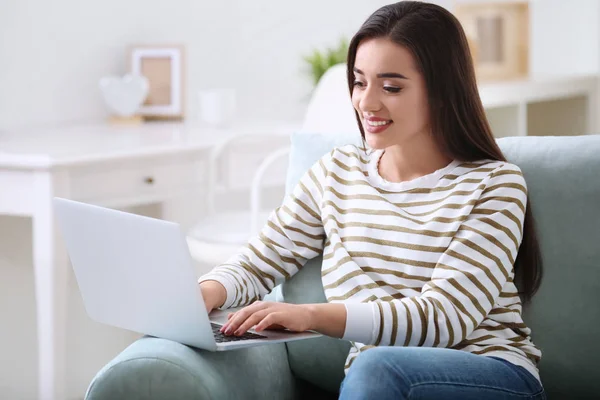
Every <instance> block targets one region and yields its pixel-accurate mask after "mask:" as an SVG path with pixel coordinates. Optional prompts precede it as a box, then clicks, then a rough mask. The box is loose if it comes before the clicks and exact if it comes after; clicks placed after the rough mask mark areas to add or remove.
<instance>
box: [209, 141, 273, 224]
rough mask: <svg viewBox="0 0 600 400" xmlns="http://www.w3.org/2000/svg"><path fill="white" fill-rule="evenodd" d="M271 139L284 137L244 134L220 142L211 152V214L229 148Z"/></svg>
mask: <svg viewBox="0 0 600 400" xmlns="http://www.w3.org/2000/svg"><path fill="white" fill-rule="evenodd" d="M269 137H276V138H281V137H282V135H281V134H276V133H264V134H261V133H244V134H239V135H234V136H231V137H228V138H226V139H224V140H223V141H221V142H219V144H218V145H216V146H215V147H214V148H213V149H212V150H211V152H210V155H209V159H208V185H207V198H208V204H207V209H208V212H209V213H213V212H214V208H215V205H214V191H215V187H216V182H217V174H218V171H219V168H218V163H219V161H220V159H221V157H222V156H223V155H224V154H225V152H226V150H227V149H228V148H229V146H231V145H232V144H234V143H236V142H239V141H247V140H264V139H265V138H269Z"/></svg>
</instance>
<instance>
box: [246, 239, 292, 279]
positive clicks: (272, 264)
mask: <svg viewBox="0 0 600 400" xmlns="http://www.w3.org/2000/svg"><path fill="white" fill-rule="evenodd" d="M248 248H249V249H250V251H252V253H254V255H255V256H256V257H257V258H258V259H259V260H261V261H262V262H263V263H265V264H267V265H268V266H270V267H271V268H273V269H274V270H275V271H277V272H279V273H280V274H281V275H283V276H284V278H285V279H290V274H289V272H287V271H286V270H285V269H283V268H281V267H280V266H279V265H277V263H275V262H274V261H273V260H271V259H270V258H267V257H266V256H264V255H263V254H262V252H260V251H259V250H258V249H257V248H256V247H254V246H253V245H252V244H249V245H248ZM267 248H269V249H270V250H271V251H273V252H274V253H276V254H277V252H276V251H275V250H274V249H273V248H271V247H269V246H267ZM280 257H281V260H282V261H284V262H289V263H291V264H293V265H295V266H296V268H298V269H300V268H301V267H302V266H301V265H300V263H298V261H296V260H295V259H293V258H288V257H282V256H281V255H280ZM286 259H287V260H288V261H286Z"/></svg>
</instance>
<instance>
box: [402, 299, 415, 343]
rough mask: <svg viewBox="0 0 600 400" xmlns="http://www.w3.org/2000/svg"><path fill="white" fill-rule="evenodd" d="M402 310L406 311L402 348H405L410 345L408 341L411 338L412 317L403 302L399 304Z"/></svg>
mask: <svg viewBox="0 0 600 400" xmlns="http://www.w3.org/2000/svg"><path fill="white" fill-rule="evenodd" d="M401 303H402V305H403V306H404V308H405V309H406V339H404V347H407V346H408V345H409V344H410V339H411V337H412V331H413V322H412V315H411V313H410V309H409V308H408V305H406V303H405V302H404V301H402V302H401Z"/></svg>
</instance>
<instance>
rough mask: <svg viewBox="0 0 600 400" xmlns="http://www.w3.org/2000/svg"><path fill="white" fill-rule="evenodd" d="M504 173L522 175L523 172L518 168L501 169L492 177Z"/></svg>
mask: <svg viewBox="0 0 600 400" xmlns="http://www.w3.org/2000/svg"><path fill="white" fill-rule="evenodd" d="M502 175H517V176H520V177H522V176H523V174H522V173H521V172H519V171H517V170H514V169H500V170H497V171H496V172H494V173H492V175H491V176H492V177H496V176H502Z"/></svg>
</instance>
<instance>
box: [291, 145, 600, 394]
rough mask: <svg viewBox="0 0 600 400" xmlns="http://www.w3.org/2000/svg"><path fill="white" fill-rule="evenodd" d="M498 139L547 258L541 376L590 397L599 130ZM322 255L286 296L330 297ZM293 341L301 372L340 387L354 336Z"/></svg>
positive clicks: (597, 273)
mask: <svg viewBox="0 0 600 400" xmlns="http://www.w3.org/2000/svg"><path fill="white" fill-rule="evenodd" d="M498 143H499V145H500V147H501V149H502V151H503V152H504V154H505V156H506V157H507V159H508V160H509V161H510V162H512V163H514V164H516V165H518V166H519V167H520V168H521V169H522V171H523V173H524V175H525V180H526V182H527V185H528V189H529V195H530V205H531V207H532V210H533V213H534V219H535V221H536V226H537V232H538V236H539V241H540V246H541V251H542V257H543V260H544V269H545V275H544V280H543V284H542V287H541V289H540V292H539V293H538V294H537V295H536V297H534V299H533V302H532V303H531V305H529V306H528V307H526V308H525V310H524V319H525V322H526V323H527V324H528V325H529V326H530V327H531V329H532V332H533V334H532V335H533V341H534V343H536V344H537V345H538V346H539V347H540V348H541V350H542V353H543V355H542V361H541V364H540V371H541V377H542V381H543V383H544V385H545V388H546V391H547V392H548V393H549V397H550V398H588V397H589V396H590V394H592V393H594V394H597V393H600V368H598V367H597V359H598V358H600V346H598V344H597V341H598V338H599V337H600V245H599V243H598V240H599V239H600V179H598V173H599V171H600V156H598V155H599V154H600V135H590V136H579V137H513V138H503V139H499V140H498ZM293 151H294V149H293V148H292V152H293ZM321 261H322V259H321V258H320V257H319V258H316V259H313V260H310V261H309V262H308V263H307V264H306V265H305V266H304V267H303V268H302V270H301V271H300V272H299V273H298V274H296V275H295V276H294V277H293V278H292V279H290V280H289V281H288V282H286V283H284V284H283V286H282V296H283V299H284V300H285V301H286V302H290V303H315V302H325V301H326V299H325V295H324V293H323V288H322V282H321V273H320V271H321ZM287 348H288V355H289V361H290V367H291V369H292V371H293V372H294V374H295V375H296V376H297V377H300V378H302V379H304V380H306V381H309V382H310V383H312V384H314V385H316V386H318V387H320V388H323V389H326V390H329V391H336V390H337V389H338V388H339V384H340V383H341V381H342V379H343V365H344V362H345V358H346V355H347V353H348V350H349V343H347V342H345V341H342V340H337V339H332V338H327V337H324V338H319V339H313V340H310V341H306V342H302V341H300V342H297V343H294V342H292V343H288V344H287Z"/></svg>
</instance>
